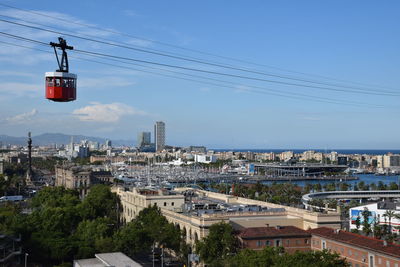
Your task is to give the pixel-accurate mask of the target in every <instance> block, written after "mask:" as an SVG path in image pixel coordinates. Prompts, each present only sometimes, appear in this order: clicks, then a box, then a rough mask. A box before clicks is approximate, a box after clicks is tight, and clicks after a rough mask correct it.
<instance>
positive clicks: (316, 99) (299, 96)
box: [0, 37, 383, 108]
mask: <svg viewBox="0 0 400 267" xmlns="http://www.w3.org/2000/svg"><path fill="white" fill-rule="evenodd" d="M11 38H13V39H18V38H14V37H11ZM24 41H25V40H24ZM0 43H4V44H8V45H11V46H17V47H22V48H26V49H31V50H36V51H41V52H45V53H50V54H52V52H50V51H45V50H42V49H38V48H34V47H28V46H23V45H19V44H13V43H9V42H5V41H1V40H0ZM70 57H71V56H70ZM72 58H76V59H78V60H84V61H88V62H94V63H98V64H103V65H108V66H113V67H118V68H124V69H129V70H134V71H140V72H144V73H150V74H153V75H158V76H164V77H169V78H174V79H180V80H185V81H191V82H196V83H201V84H208V85H213V86H218V87H223V88H229V89H237V88H235V87H232V86H227V85H221V84H216V83H212V82H207V81H206V82H205V81H199V80H195V79H189V78H182V77H176V76H172V75H166V74H162V73H157V72H152V71H147V70H141V69H135V68H131V67H126V66H121V65H116V64H110V63H106V62H101V61H97V60H91V59H87V58H81V57H75V56H72ZM119 62H121V63H128V62H123V61H119ZM131 64H132V63H131ZM134 65H138V64H134ZM139 66H142V67H147V68H148V66H143V65H139ZM150 68H151V67H150ZM153 69H154V68H153ZM161 70H162V69H161ZM163 71H169V72H172V73H177V74H181V75H188V76H193V77H197V78H202V79H207V80H209V79H210V78H208V77H203V76H196V75H190V74H186V73H179V72H175V71H170V70H163ZM211 80H216V79H211ZM216 81H218V82H224V83H231V82H228V81H222V80H216ZM232 84H234V83H232ZM246 87H250V88H253V86H246ZM256 88H257V87H256ZM258 88H260V89H262V91H261V90H254V89H248V88H245V89H242V90H243V91H246V92H251V93H259V94H266V95H275V96H279V97H285V98H292V99H300V100H308V101H314V102H323V103H331V104H342V105H351V106H360V107H363V106H365V105H368V106H370V107H375V108H382V107H383V106H379V105H371V104H368V103H362V102H353V101H343V100H336V99H330V98H324V97H317V96H309V95H305V94H298V93H294V95H295V96H293V93H291V94H290V95H287V94H284V93H286V92H279V91H278V90H274V89H267V88H262V87H258Z"/></svg>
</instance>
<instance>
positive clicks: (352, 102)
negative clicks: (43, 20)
mask: <svg viewBox="0 0 400 267" xmlns="http://www.w3.org/2000/svg"><path fill="white" fill-rule="evenodd" d="M75 52H78V53H80V52H79V51H75ZM91 56H95V55H91ZM95 57H96V56H95ZM97 57H99V58H102V59H104V57H101V56H97ZM106 59H107V60H112V61H116V62H120V63H124V64H129V65H134V66H139V67H144V68H150V69H155V70H161V71H166V72H170V73H174V74H178V75H184V76H188V77H194V78H200V79H205V80H211V81H216V82H221V83H228V84H232V85H236V86H244V87H248V88H254V89H260V90H265V91H272V92H277V93H286V94H290V95H298V96H302V97H309V98H315V99H320V100H329V101H342V102H344V103H347V104H358V105H370V106H371V107H383V106H382V105H374V104H369V103H364V102H357V101H348V100H339V99H332V98H326V97H318V96H310V95H306V94H301V93H293V92H285V91H284V92H282V91H281V90H276V89H270V88H265V87H259V86H254V85H244V84H237V83H234V82H231V81H226V80H220V79H215V78H210V77H205V76H200V75H194V74H188V73H184V72H178V71H173V70H169V69H162V68H156V67H150V66H147V65H141V64H137V63H132V62H126V61H122V60H118V59H111V58H106ZM213 85H219V84H213ZM230 88H233V87H230ZM236 89H238V88H236ZM243 90H244V91H245V90H247V89H243Z"/></svg>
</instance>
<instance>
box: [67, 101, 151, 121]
mask: <svg viewBox="0 0 400 267" xmlns="http://www.w3.org/2000/svg"><path fill="white" fill-rule="evenodd" d="M90 104H91V105H89V106H86V107H83V108H79V109H75V110H74V111H73V112H72V114H73V115H75V116H77V117H78V119H79V120H81V121H93V122H111V123H113V122H118V121H119V120H120V119H121V117H122V116H126V115H147V114H146V112H144V111H141V110H137V109H135V108H134V107H131V106H129V105H126V104H123V103H111V104H101V103H97V102H92V103H90Z"/></svg>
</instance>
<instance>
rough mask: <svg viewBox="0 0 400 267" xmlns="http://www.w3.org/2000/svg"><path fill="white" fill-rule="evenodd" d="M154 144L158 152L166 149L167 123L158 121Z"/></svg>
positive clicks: (155, 128) (155, 127)
mask: <svg viewBox="0 0 400 267" xmlns="http://www.w3.org/2000/svg"><path fill="white" fill-rule="evenodd" d="M154 142H155V144H156V151H161V150H163V149H164V147H165V123H164V122H162V121H157V122H156V124H155V125H154Z"/></svg>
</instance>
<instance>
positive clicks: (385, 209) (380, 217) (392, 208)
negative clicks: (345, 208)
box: [349, 202, 400, 233]
mask: <svg viewBox="0 0 400 267" xmlns="http://www.w3.org/2000/svg"><path fill="white" fill-rule="evenodd" d="M365 210H368V213H369V216H368V222H369V224H370V225H375V224H377V225H386V226H388V227H390V230H391V231H392V233H399V229H398V227H399V226H400V219H398V218H396V216H394V215H393V214H395V215H400V204H399V203H393V202H377V203H373V204H369V205H363V206H358V207H354V208H351V209H350V210H349V216H350V230H352V229H357V222H356V221H357V218H358V219H359V221H360V229H358V230H362V227H363V226H362V224H363V221H364V216H363V211H365ZM391 213H393V214H391ZM389 217H390V218H389Z"/></svg>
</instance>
